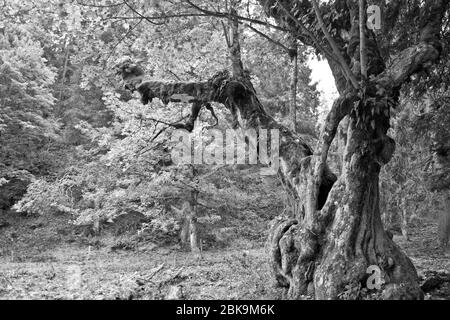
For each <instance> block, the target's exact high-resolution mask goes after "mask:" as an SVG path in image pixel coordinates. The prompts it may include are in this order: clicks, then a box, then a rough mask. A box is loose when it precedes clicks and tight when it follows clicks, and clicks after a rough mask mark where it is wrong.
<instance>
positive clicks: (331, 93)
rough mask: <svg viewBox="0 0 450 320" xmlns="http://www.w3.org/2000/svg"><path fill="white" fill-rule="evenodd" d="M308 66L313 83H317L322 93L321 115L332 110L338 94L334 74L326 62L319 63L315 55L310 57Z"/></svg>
mask: <svg viewBox="0 0 450 320" xmlns="http://www.w3.org/2000/svg"><path fill="white" fill-rule="evenodd" d="M307 63H308V66H309V67H310V68H311V70H312V73H311V82H312V83H315V82H317V90H319V92H320V110H319V111H320V113H321V115H322V114H324V113H325V112H326V111H328V110H330V108H331V106H332V104H333V101H334V99H336V98H337V96H338V93H337V89H336V85H335V83H334V78H333V74H332V73H331V69H330V67H329V66H328V63H327V61H326V60H322V61H319V60H318V59H317V57H316V56H315V55H310V57H309V59H308V62H307Z"/></svg>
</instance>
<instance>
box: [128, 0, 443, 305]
mask: <svg viewBox="0 0 450 320" xmlns="http://www.w3.org/2000/svg"><path fill="white" fill-rule="evenodd" d="M243 2H244V1H235V2H234V3H233V2H232V3H231V8H230V6H229V4H228V2H227V5H226V6H225V5H224V7H223V8H224V10H223V11H220V10H218V9H217V8H216V6H214V5H213V4H211V3H208V2H201V1H196V2H194V1H189V0H185V1H180V3H179V5H180V6H181V9H180V10H182V11H180V12H184V13H183V14H186V12H188V13H189V14H192V15H204V16H215V17H217V18H219V19H224V20H228V23H229V39H228V40H229V48H230V60H231V62H232V73H227V72H223V73H221V74H218V75H216V76H215V77H213V78H212V79H211V80H210V81H207V82H197V83H170V84H168V83H160V82H155V81H148V82H142V83H140V82H139V81H138V83H137V84H136V83H133V85H135V86H136V87H137V89H138V90H139V91H140V92H141V93H143V95H144V99H143V102H146V101H147V100H151V99H153V98H160V99H162V100H163V101H166V102H167V101H170V99H171V97H172V96H173V95H174V94H177V95H179V94H185V95H188V96H189V97H191V99H192V100H193V101H194V103H195V104H197V105H198V106H202V105H207V104H208V103H210V102H219V103H222V104H223V105H225V107H226V108H227V109H229V110H230V111H231V112H232V114H233V115H234V119H235V122H236V123H235V125H236V126H239V127H241V128H265V129H279V130H280V164H281V165H280V170H279V175H280V178H281V179H282V181H283V182H284V184H285V186H286V187H287V188H288V189H289V192H290V194H291V195H292V197H293V198H294V199H295V201H296V204H297V205H296V206H295V207H296V210H295V216H291V217H280V218H279V219H278V220H277V222H276V223H274V225H273V226H272V228H271V231H270V237H269V254H270V261H271V266H272V269H273V272H274V275H275V277H276V280H277V282H278V284H279V285H281V286H283V287H286V288H287V289H288V290H287V293H288V297H289V298H291V299H298V298H300V296H302V295H305V294H310V295H313V296H314V297H315V298H318V299H334V298H338V297H340V295H341V294H342V292H344V291H345V288H346V287H347V288H348V287H349V286H354V285H356V286H357V285H358V284H363V286H365V282H366V279H367V277H368V274H367V269H368V267H369V266H378V267H379V268H380V270H381V271H382V274H381V276H382V278H383V280H384V284H383V287H382V289H383V297H384V298H385V299H396V298H400V299H402V298H408V299H420V298H422V292H421V289H420V287H419V284H418V276H417V272H416V270H415V267H414V266H413V264H412V263H411V261H410V259H409V258H408V257H407V256H406V255H405V254H404V253H403V252H402V251H401V250H400V249H399V247H398V246H397V245H396V244H395V243H394V242H393V241H392V239H391V238H390V237H389V236H388V234H387V233H386V232H385V230H384V228H383V225H382V221H381V217H380V209H379V198H380V197H379V195H380V190H379V174H380V169H381V167H382V166H383V165H385V164H386V163H388V162H389V161H390V159H391V157H392V155H393V153H394V150H395V142H394V141H393V139H391V138H390V137H389V136H388V135H387V132H388V129H389V126H390V117H391V110H392V109H395V107H396V105H397V104H398V102H399V96H400V93H401V90H402V87H403V86H404V84H406V83H407V82H409V81H410V79H411V77H412V76H414V75H416V74H418V73H422V72H423V71H424V70H429V69H430V68H432V67H433V65H434V64H436V63H437V62H438V61H439V59H440V56H441V54H442V50H443V47H444V46H443V42H442V41H443V39H441V32H442V30H443V29H444V28H445V25H446V23H447V21H448V8H449V2H450V1H449V0H426V1H373V2H371V3H370V4H375V5H378V6H379V7H380V8H381V11H382V17H381V18H382V24H381V30H372V29H368V28H367V25H366V20H367V13H366V12H367V11H366V8H367V6H368V3H366V1H364V0H360V1H356V0H334V1H327V2H325V3H319V1H317V0H312V1H309V0H299V1H288V0H258V1H257V3H253V4H252V5H259V6H260V8H263V11H264V13H265V14H266V15H267V17H270V18H271V20H269V21H272V22H273V21H275V23H276V25H275V24H274V25H272V27H274V28H278V29H279V30H283V31H286V32H287V33H290V34H291V35H293V36H294V37H296V38H297V39H298V40H299V41H300V42H301V43H303V44H304V45H307V46H310V47H312V48H313V49H314V50H315V51H316V52H317V53H318V54H320V55H322V56H323V57H324V58H326V59H327V61H328V64H329V66H330V68H331V70H332V73H333V76H334V78H335V82H336V86H337V88H338V92H339V97H338V98H337V99H336V101H335V102H334V104H333V106H332V109H331V110H330V112H329V114H328V116H327V118H326V123H325V124H324V125H323V127H322V132H321V134H320V137H319V141H318V143H317V146H315V147H314V148H313V147H312V146H310V145H308V144H307V142H306V140H305V139H303V138H302V137H301V136H298V135H296V134H295V133H293V132H292V131H290V130H289V129H288V128H286V127H283V126H282V125H280V124H279V123H277V122H276V121H275V120H274V119H273V118H271V117H270V116H269V115H268V114H267V113H266V112H265V110H264V108H263V107H262V105H261V103H260V102H259V100H258V98H257V96H256V93H255V90H254V89H253V86H252V83H251V81H250V77H249V75H248V73H247V72H246V71H245V69H244V68H243V64H242V60H241V57H240V44H239V30H238V28H239V25H240V23H244V24H245V23H247V22H248V21H250V20H251V22H252V23H255V24H258V22H260V21H257V20H252V19H249V18H248V17H245V16H243V15H241V14H240V13H239V11H236V10H235V7H236V8H239V5H242V3H243ZM233 5H234V6H235V7H233ZM186 10H187V11H186ZM162 15H163V14H162V13H161V16H159V17H152V18H150V19H157V18H161V17H162ZM175 16H176V15H175ZM150 21H152V20H150ZM155 21H158V20H153V21H152V22H155ZM261 23H262V22H261ZM262 24H263V23H262ZM132 69H133V68H132V66H131V67H130V65H127V64H125V65H122V66H121V71H122V73H123V75H124V79H125V80H127V79H131V77H130V74H127V72H128V73H130V72H131V73H132V72H133V70H132ZM287 81H288V80H287ZM196 116H197V111H195V110H194V112H193V114H192V115H191V118H190V119H189V120H188V123H187V124H185V125H184V127H185V128H187V129H192V125H193V121H194V120H195V118H196ZM344 118H345V119H346V121H345V126H344V128H345V133H346V134H345V150H344V151H343V152H344V157H343V159H344V160H343V172H342V174H341V176H340V177H335V175H334V174H333V173H332V172H331V171H330V169H329V168H328V166H327V157H328V151H329V148H330V145H331V143H332V142H333V140H334V139H335V136H336V132H337V130H338V128H339V126H340V124H341V122H342V120H343V119H344ZM178 127H183V125H181V124H180V125H178Z"/></svg>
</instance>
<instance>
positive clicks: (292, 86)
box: [289, 39, 298, 132]
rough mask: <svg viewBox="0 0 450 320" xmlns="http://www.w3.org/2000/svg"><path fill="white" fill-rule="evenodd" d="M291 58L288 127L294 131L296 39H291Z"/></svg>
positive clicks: (295, 119)
mask: <svg viewBox="0 0 450 320" xmlns="http://www.w3.org/2000/svg"><path fill="white" fill-rule="evenodd" d="M290 58H291V83H290V99H289V118H290V119H289V120H290V124H291V126H290V129H291V130H292V131H293V132H295V131H296V128H297V85H298V47H297V39H293V40H292V46H291V49H290Z"/></svg>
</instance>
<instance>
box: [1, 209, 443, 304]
mask: <svg viewBox="0 0 450 320" xmlns="http://www.w3.org/2000/svg"><path fill="white" fill-rule="evenodd" d="M66 220H67V219H66V218H65V217H59V218H58V217H54V218H52V219H51V220H48V219H45V218H43V217H35V218H23V217H14V218H10V219H9V220H8V219H6V222H7V223H9V224H10V225H9V226H7V224H4V225H3V227H2V228H1V229H0V248H1V249H0V299H164V298H168V297H170V296H171V297H177V298H184V299H280V298H281V292H280V290H279V289H275V288H274V287H273V285H272V280H271V277H270V275H269V269H268V265H267V263H266V260H265V253H264V248H263V243H262V242H261V241H254V240H249V239H245V238H236V239H234V241H231V242H230V245H229V246H228V247H226V248H223V249H215V250H209V251H204V252H203V255H202V257H195V256H193V255H192V254H190V253H189V252H183V251H182V250H180V248H178V247H177V246H166V247H162V248H161V247H157V246H156V245H155V244H154V243H152V242H148V241H141V242H138V243H132V242H131V241H130V240H129V239H128V238H121V239H117V238H111V237H109V238H108V237H103V238H83V237H79V236H73V235H72V234H70V232H68V230H69V229H70V226H69V225H67V222H66ZM435 228H436V225H435V224H434V223H433V222H430V221H425V222H423V223H421V224H419V225H416V226H413V228H412V230H411V231H412V236H411V241H405V240H403V239H401V238H400V237H396V238H395V240H396V241H397V242H398V243H399V245H400V246H401V247H402V248H403V249H404V250H406V252H407V253H408V255H409V256H410V257H411V258H412V260H413V262H414V264H415V265H416V267H417V269H418V272H419V274H420V275H423V276H424V277H426V274H427V272H429V271H430V270H431V271H447V272H448V271H450V254H449V253H444V252H442V251H441V250H440V249H438V248H437V247H436V241H435V236H434V235H435V234H436V233H435ZM127 241H128V244H129V245H122V246H121V247H122V249H120V250H112V248H114V247H117V244H118V243H121V244H124V243H127ZM447 284H448V283H447ZM426 298H427V299H450V286H447V285H444V286H442V287H441V288H440V289H437V290H435V291H434V292H433V293H432V294H428V295H427V297H426Z"/></svg>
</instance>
